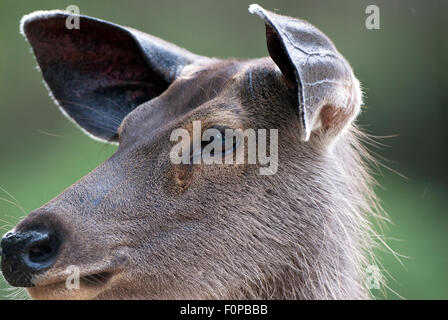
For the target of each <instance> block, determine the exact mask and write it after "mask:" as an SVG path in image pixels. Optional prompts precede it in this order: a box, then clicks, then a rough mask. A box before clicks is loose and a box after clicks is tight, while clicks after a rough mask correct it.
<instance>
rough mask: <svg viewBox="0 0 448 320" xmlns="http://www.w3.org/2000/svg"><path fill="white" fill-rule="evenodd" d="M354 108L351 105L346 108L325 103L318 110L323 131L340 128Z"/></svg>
mask: <svg viewBox="0 0 448 320" xmlns="http://www.w3.org/2000/svg"><path fill="white" fill-rule="evenodd" d="M353 112H354V109H353V106H352V105H349V106H347V108H340V107H335V106H332V105H329V104H327V105H325V106H323V107H322V110H321V111H320V120H321V123H322V129H323V130H324V131H329V130H335V131H339V130H341V129H342V128H343V127H344V126H345V125H346V124H347V122H348V120H349V118H350V115H351V114H353Z"/></svg>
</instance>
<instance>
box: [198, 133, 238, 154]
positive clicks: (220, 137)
mask: <svg viewBox="0 0 448 320" xmlns="http://www.w3.org/2000/svg"><path fill="white" fill-rule="evenodd" d="M210 129H214V130H210V132H213V135H211V136H210V137H209V138H210V140H209V141H202V143H201V152H202V151H204V149H205V147H207V146H208V145H209V144H211V143H214V145H216V142H215V141H220V142H221V154H222V156H225V155H227V154H231V153H233V152H234V151H235V150H236V149H237V148H238V146H239V144H240V140H241V139H240V137H239V134H238V133H237V132H235V131H234V130H233V129H232V128H229V127H224V126H214V127H211V128H210ZM226 130H227V134H226ZM214 155H215V150H214V149H212V150H211V151H210V156H212V157H213V156H214Z"/></svg>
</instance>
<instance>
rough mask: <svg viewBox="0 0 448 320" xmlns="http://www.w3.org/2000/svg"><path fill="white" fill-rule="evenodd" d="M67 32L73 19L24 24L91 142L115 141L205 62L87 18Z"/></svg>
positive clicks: (40, 17) (61, 16)
mask: <svg viewBox="0 0 448 320" xmlns="http://www.w3.org/2000/svg"><path fill="white" fill-rule="evenodd" d="M76 17H77V18H79V26H80V28H79V29H68V28H67V26H66V21H67V19H68V18H70V19H73V15H70V14H69V13H68V12H64V11H37V12H34V13H31V14H29V15H26V16H24V17H23V18H22V21H21V32H22V34H24V35H25V37H26V39H27V40H28V41H29V43H30V44H31V47H32V48H33V52H34V55H35V57H36V60H37V62H38V64H39V67H40V69H41V71H42V74H43V77H44V80H45V82H46V84H47V85H48V88H49V90H50V91H51V93H52V95H53V97H54V98H55V100H56V103H57V104H58V105H59V107H60V108H61V110H62V111H63V112H64V114H66V115H68V116H69V118H71V119H72V120H73V121H74V122H75V123H77V124H78V125H79V126H80V127H81V128H82V129H84V130H85V131H86V132H87V133H89V134H91V135H92V136H94V137H96V138H99V139H100V140H106V141H114V140H116V133H117V129H118V127H119V125H120V124H121V121H122V120H123V118H124V117H125V116H126V115H127V114H128V113H129V112H131V111H132V110H133V109H134V108H135V107H136V106H138V105H139V104H142V103H144V102H146V101H149V100H151V99H152V98H154V97H156V96H158V95H160V94H161V93H162V92H163V91H164V90H166V88H167V87H168V86H169V85H170V83H171V82H172V81H174V80H175V79H176V77H177V76H178V75H179V73H180V72H181V70H182V69H183V68H184V67H185V66H186V65H188V64H192V63H195V62H198V61H199V60H204V59H207V58H204V57H200V56H197V55H194V54H192V53H190V52H188V51H187V50H185V49H182V48H179V47H177V46H175V45H173V44H171V43H168V42H166V41H163V40H161V39H159V38H156V37H154V36H150V35H148V34H145V33H142V32H139V31H137V30H134V29H131V28H126V27H122V26H119V25H116V24H112V23H110V22H107V21H102V20H99V19H95V18H91V17H87V16H76Z"/></svg>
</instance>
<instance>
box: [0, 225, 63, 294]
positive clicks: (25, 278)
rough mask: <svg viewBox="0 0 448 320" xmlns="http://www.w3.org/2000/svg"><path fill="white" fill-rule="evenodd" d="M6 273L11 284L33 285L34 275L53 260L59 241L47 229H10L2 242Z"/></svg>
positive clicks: (3, 264)
mask: <svg viewBox="0 0 448 320" xmlns="http://www.w3.org/2000/svg"><path fill="white" fill-rule="evenodd" d="M1 248H2V265H1V269H2V272H3V276H4V277H5V279H6V280H7V281H8V283H9V284H10V285H12V286H16V287H31V286H32V285H33V284H32V278H33V275H34V274H36V273H38V272H39V271H42V270H45V269H47V268H49V267H51V265H52V264H53V263H54V261H55V258H56V254H57V251H58V248H59V240H58V238H57V237H56V235H54V234H53V233H52V232H50V231H48V230H30V231H23V232H15V233H12V232H8V233H7V234H6V235H5V236H4V237H3V238H2V241H1Z"/></svg>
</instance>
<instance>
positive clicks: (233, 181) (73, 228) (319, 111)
mask: <svg viewBox="0 0 448 320" xmlns="http://www.w3.org/2000/svg"><path fill="white" fill-rule="evenodd" d="M249 12H250V13H251V14H254V15H255V16H257V17H259V18H261V20H262V22H263V23H264V26H265V28H264V29H265V34H266V44H267V49H268V53H269V55H268V56H267V57H262V58H252V59H236V58H231V59H219V58H210V57H205V56H200V55H196V54H194V53H191V52H190V51H188V50H186V49H183V48H180V47H178V46H177V45H174V44H172V43H169V42H167V41H165V40H162V39H159V38H157V37H155V36H152V35H149V34H146V33H144V32H141V31H139V30H136V29H133V28H130V27H124V26H120V25H117V24H114V23H111V22H107V21H104V20H100V19H97V18H93V17H89V16H85V15H76V16H75V17H76V18H77V19H79V29H78V28H73V29H69V28H67V27H66V20H67V19H68V18H73V16H72V15H71V14H70V13H68V12H66V11H59V10H52V11H36V12H33V13H31V14H28V15H26V16H24V17H23V18H22V21H21V27H20V28H21V33H22V34H23V35H24V37H25V38H26V40H27V41H28V42H29V44H30V46H31V48H32V52H33V54H34V57H35V58H36V61H37V64H38V66H39V70H40V71H41V73H42V76H43V79H44V82H45V84H46V86H47V88H48V90H49V92H50V95H51V97H52V98H53V99H54V102H55V103H56V105H58V107H59V109H60V110H61V111H62V113H63V114H64V115H65V116H66V117H67V118H69V119H70V120H71V121H72V122H74V123H75V124H76V125H77V126H78V127H80V129H81V130H82V131H83V132H85V133H86V134H87V135H89V136H90V137H91V138H93V139H96V140H99V141H101V142H104V143H113V144H116V145H117V149H116V151H115V153H114V154H113V155H112V156H111V157H110V158H109V159H107V160H106V161H104V162H103V163H102V164H100V165H99V166H98V167H97V168H96V169H94V170H93V171H92V172H90V173H88V174H87V175H86V176H85V177H83V178H81V179H80V180H79V181H77V182H76V183H74V184H73V185H72V186H70V187H68V188H67V189H66V190H65V191H63V192H62V193H60V194H59V195H58V196H56V197H55V198H54V199H53V200H51V201H49V202H48V203H46V204H44V205H43V206H42V207H40V208H38V209H36V210H34V211H32V212H31V213H30V214H28V215H27V216H26V217H25V218H23V219H22V220H21V221H20V222H19V223H18V224H17V225H16V226H15V227H14V228H13V229H12V230H11V231H9V232H8V233H7V234H5V235H4V236H3V238H2V240H1V249H2V261H1V270H2V274H3V277H4V278H5V279H6V281H7V282H8V283H9V284H10V285H11V286H14V287H22V288H26V290H27V292H28V294H29V296H30V297H31V298H33V299H371V298H373V296H372V294H371V292H370V290H369V288H368V287H367V286H366V284H365V281H366V272H365V268H366V266H368V265H369V263H371V261H372V259H374V258H375V255H374V248H375V245H376V244H375V243H376V240H375V231H374V230H373V229H374V228H373V227H372V222H371V218H372V217H374V216H376V215H377V212H376V211H375V207H376V202H377V200H376V196H375V192H374V189H375V188H374V185H375V181H374V178H373V177H372V174H371V170H370V169H369V156H368V153H367V151H366V148H365V146H364V144H363V142H362V141H363V137H364V136H365V135H366V134H365V133H364V132H363V131H362V130H361V129H359V128H358V126H357V125H356V123H355V119H356V117H357V115H358V114H359V113H360V110H361V106H362V104H363V102H362V99H363V94H362V90H361V85H360V82H359V81H358V80H357V78H356V77H355V75H354V72H353V70H352V68H351V66H350V64H349V62H348V61H347V60H346V59H345V58H344V57H343V56H342V54H341V53H340V52H339V51H338V50H337V49H336V47H335V45H334V44H333V42H332V41H331V40H330V39H329V38H328V37H327V36H326V35H325V34H324V33H323V32H322V31H320V30H319V29H318V28H316V27H315V26H313V25H311V24H310V23H308V22H306V21H304V20H301V19H298V18H292V17H288V16H283V15H280V14H277V13H274V12H271V11H269V10H266V9H264V8H262V7H261V6H259V5H256V4H253V5H251V6H250V7H249ZM194 121H199V122H200V123H201V128H200V131H201V132H202V131H204V130H206V129H215V131H217V132H218V134H215V135H214V136H213V141H215V142H218V144H222V145H223V146H224V147H223V148H224V150H221V152H218V151H216V152H215V153H214V156H218V157H225V155H224V153H227V152H228V151H229V149H230V151H231V152H230V153H231V154H233V153H235V152H236V149H238V150H243V154H247V153H249V148H248V145H245V144H244V143H239V144H238V145H236V143H235V142H234V141H235V140H234V139H230V138H229V139H228V138H227V137H226V135H225V134H221V133H223V130H225V129H242V130H244V129H249V128H250V129H254V130H259V129H275V130H278V141H274V142H272V140H269V139H268V141H267V148H268V149H269V147H270V146H271V144H273V143H275V144H276V147H277V149H270V150H271V152H272V150H274V151H276V152H277V153H278V157H277V160H276V166H277V169H276V171H275V174H267V175H262V174H260V171H259V169H260V166H261V164H260V163H259V162H258V161H257V162H256V163H252V164H249V163H247V161H246V162H244V163H233V164H227V163H221V164H211V165H210V164H205V163H199V164H196V163H173V161H171V158H170V154H171V150H172V148H173V146H174V145H175V144H176V142H179V140H177V141H173V139H171V134H172V132H173V131H174V130H176V129H183V130H184V131H186V132H188V133H190V134H191V133H192V130H193V122H194ZM199 135H200V132H199ZM245 138H247V137H243V141H245ZM246 140H247V139H246ZM209 141H212V139H209ZM229 141H230V142H229ZM190 143H191V142H190ZM256 143H257V144H258V143H259V141H256ZM185 144H188V143H185ZM206 146H207V143H206V142H205V143H204V142H203V141H202V142H200V143H199V148H200V149H201V148H205V147H206ZM241 148H242V149H241ZM187 149H188V146H187ZM246 149H247V150H246ZM188 150H189V149H188ZM201 150H202V149H201ZM70 266H75V267H76V268H77V270H78V276H79V287H77V288H75V289H73V288H69V287H68V286H67V281H66V280H67V277H69V276H70V274H71V273H70V270H72V269H70V268H69V267H70Z"/></svg>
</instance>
